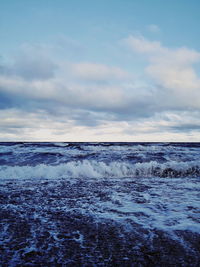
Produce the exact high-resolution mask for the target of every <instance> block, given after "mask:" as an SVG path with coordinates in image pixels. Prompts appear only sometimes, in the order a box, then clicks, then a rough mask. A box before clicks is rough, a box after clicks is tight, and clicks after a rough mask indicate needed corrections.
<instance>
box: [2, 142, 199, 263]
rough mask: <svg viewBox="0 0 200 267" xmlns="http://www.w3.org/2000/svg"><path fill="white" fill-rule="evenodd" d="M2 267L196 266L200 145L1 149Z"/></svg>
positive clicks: (16, 145)
mask: <svg viewBox="0 0 200 267" xmlns="http://www.w3.org/2000/svg"><path fill="white" fill-rule="evenodd" d="M0 266H73V267H74V266H122V267H123V266H133V267H134V266H153V267H156V266H164V267H165V266H200V143H146V142H145V143H141V142H140V143H124V142H123V143H120V142H119V143H116V142H115V143H111V142H102V143H99V142H97V143H95V142H93V143H82V142H81V143H80V142H74V143H72V142H60V143H59V142H57V143H56V142H54V143H53V142H42V143H41V142H38V143H37V142H33V143H31V142H1V143H0Z"/></svg>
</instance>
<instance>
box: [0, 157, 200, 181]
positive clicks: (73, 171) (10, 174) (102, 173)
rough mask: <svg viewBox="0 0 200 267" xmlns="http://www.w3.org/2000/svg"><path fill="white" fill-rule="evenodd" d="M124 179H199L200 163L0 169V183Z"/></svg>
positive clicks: (97, 163)
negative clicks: (67, 179) (28, 180)
mask: <svg viewBox="0 0 200 267" xmlns="http://www.w3.org/2000/svg"><path fill="white" fill-rule="evenodd" d="M124 177H133V178H136V177H149V178H151V177H163V178H164V177H165V178H179V177H200V161H188V162H176V161H170V162H166V163H158V162H156V161H151V162H145V163H135V164H131V163H130V162H119V161H113V162H110V163H105V162H103V161H96V160H82V161H70V162H67V163H63V164H59V165H46V164H39V165H36V166H29V165H27V166H5V165H4V166H1V168H0V178H1V179H10V178H14V179H31V178H34V179H35V178H50V179H51V178H54V179H59V178H124Z"/></svg>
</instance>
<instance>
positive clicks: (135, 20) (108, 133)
mask: <svg viewBox="0 0 200 267" xmlns="http://www.w3.org/2000/svg"><path fill="white" fill-rule="evenodd" d="M199 13H200V1H199V0H191V1H188V0H173V1H172V0H168V1H162V0H151V1H149V0H123V1H122V0H109V1H108V0H93V1H92V0H84V1H83V0H56V1H55V0H29V1H27V0H1V1H0V141H58V142H59V141H66V142H67V141H91V142H95V141H124V142H126V141H130V142H131V141H132V142H139V141H158V142H161V141H163V142H171V141H172V142H181V141H184V142H198V141H200V17H199Z"/></svg>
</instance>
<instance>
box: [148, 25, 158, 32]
mask: <svg viewBox="0 0 200 267" xmlns="http://www.w3.org/2000/svg"><path fill="white" fill-rule="evenodd" d="M147 29H148V30H149V31H150V32H153V33H158V32H160V28H159V27H158V25H156V24H150V25H148V26H147Z"/></svg>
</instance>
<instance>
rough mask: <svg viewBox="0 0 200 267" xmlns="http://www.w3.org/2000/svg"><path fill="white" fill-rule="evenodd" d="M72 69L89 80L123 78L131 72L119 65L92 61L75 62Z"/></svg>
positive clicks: (78, 75) (77, 74)
mask: <svg viewBox="0 0 200 267" xmlns="http://www.w3.org/2000/svg"><path fill="white" fill-rule="evenodd" d="M72 71H73V73H74V74H75V75H76V76H77V77H79V78H81V79H84V80H88V81H109V80H111V81H112V80H113V79H114V80H115V79H116V80H123V79H125V78H128V77H129V74H128V73H127V72H126V71H124V70H122V69H121V68H119V67H113V66H107V65H105V64H97V63H90V62H81V63H76V64H73V65H72Z"/></svg>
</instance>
